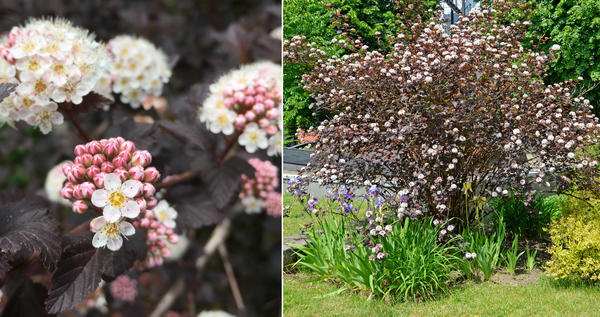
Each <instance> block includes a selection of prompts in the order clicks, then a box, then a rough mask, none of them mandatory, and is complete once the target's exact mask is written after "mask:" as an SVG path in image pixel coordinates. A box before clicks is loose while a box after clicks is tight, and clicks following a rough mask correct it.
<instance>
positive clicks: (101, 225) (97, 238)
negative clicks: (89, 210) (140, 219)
mask: <svg viewBox="0 0 600 317" xmlns="http://www.w3.org/2000/svg"><path fill="white" fill-rule="evenodd" d="M90 229H91V230H92V232H95V234H94V238H93V239H92V245H93V246H94V247H95V248H102V247H105V246H106V247H108V249H109V250H111V251H117V250H119V249H120V248H121V246H123V237H122V236H131V235H133V234H134V233H135V228H134V227H133V225H132V224H131V223H129V222H127V221H124V220H121V221H119V222H108V221H107V220H106V219H105V218H104V217H103V216H100V217H97V218H94V219H93V220H92V221H91V222H90Z"/></svg>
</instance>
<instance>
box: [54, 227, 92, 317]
mask: <svg viewBox="0 0 600 317" xmlns="http://www.w3.org/2000/svg"><path fill="white" fill-rule="evenodd" d="M92 236H93V233H92V232H90V231H86V232H81V233H77V234H73V235H71V236H68V237H65V248H64V250H63V253H62V256H61V259H60V261H59V262H58V269H57V270H56V272H55V273H54V276H53V277H52V289H51V290H50V292H49V293H48V299H47V300H46V310H47V311H48V312H49V313H51V314H55V313H59V312H61V311H64V310H67V309H71V308H73V307H74V306H75V304H77V303H79V302H81V301H83V300H84V299H85V298H86V296H87V295H88V294H89V293H90V292H92V291H94V290H95V289H96V288H97V287H98V285H99V284H100V280H101V270H102V259H101V257H100V256H98V254H100V253H101V252H98V249H96V248H94V247H93V246H92Z"/></svg>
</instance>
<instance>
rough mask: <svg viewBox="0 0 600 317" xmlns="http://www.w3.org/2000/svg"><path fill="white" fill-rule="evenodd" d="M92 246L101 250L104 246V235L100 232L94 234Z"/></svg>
mask: <svg viewBox="0 0 600 317" xmlns="http://www.w3.org/2000/svg"><path fill="white" fill-rule="evenodd" d="M92 245H93V246H94V248H102V247H103V246H105V245H106V235H104V234H103V233H102V232H96V234H95V235H94V238H93V239H92Z"/></svg>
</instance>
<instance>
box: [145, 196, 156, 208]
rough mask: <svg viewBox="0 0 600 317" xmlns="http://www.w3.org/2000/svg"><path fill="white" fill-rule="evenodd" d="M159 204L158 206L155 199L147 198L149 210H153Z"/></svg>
mask: <svg viewBox="0 0 600 317" xmlns="http://www.w3.org/2000/svg"><path fill="white" fill-rule="evenodd" d="M157 204H158V200H156V198H155V197H149V198H146V207H147V208H148V209H152V208H154V207H156V205H157Z"/></svg>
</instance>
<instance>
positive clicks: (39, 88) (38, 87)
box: [35, 80, 46, 94]
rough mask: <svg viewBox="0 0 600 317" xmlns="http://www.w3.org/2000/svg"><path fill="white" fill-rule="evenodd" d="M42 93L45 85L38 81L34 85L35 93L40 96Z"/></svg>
mask: <svg viewBox="0 0 600 317" xmlns="http://www.w3.org/2000/svg"><path fill="white" fill-rule="evenodd" d="M44 91H46V84H45V83H44V82H43V81H41V80H38V81H37V82H36V83H35V92H37V93H38V94H41V93H43V92H44Z"/></svg>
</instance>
